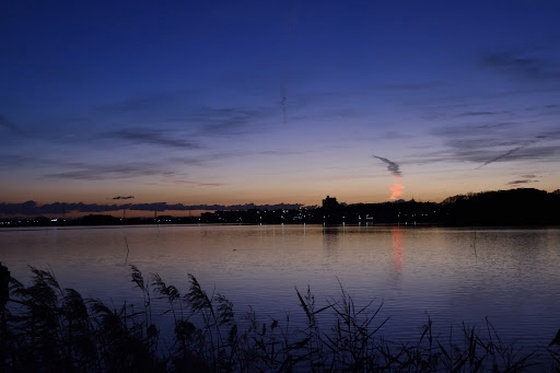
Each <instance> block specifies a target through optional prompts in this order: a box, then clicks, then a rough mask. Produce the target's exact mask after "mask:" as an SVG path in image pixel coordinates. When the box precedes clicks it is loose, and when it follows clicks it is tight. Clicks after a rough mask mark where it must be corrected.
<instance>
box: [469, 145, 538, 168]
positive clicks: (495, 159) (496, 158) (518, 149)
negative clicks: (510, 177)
mask: <svg viewBox="0 0 560 373" xmlns="http://www.w3.org/2000/svg"><path fill="white" fill-rule="evenodd" d="M529 145H531V143H528V144H525V145H521V146H518V147H516V148H513V149H510V150H508V151H507V152H505V153H503V154H500V155H498V156H497V157H494V158H492V159H490V160H488V161H486V162H484V163H483V164H481V165H480V166H478V167H477V168H475V170H478V169H479V168H482V167H484V166H486V165H489V164H490V163H494V162H496V161H499V160H501V159H504V158H506V157H509V156H510V155H512V154H513V153H516V152H518V151H520V150H521V149H525V148H526V147H528V146H529Z"/></svg>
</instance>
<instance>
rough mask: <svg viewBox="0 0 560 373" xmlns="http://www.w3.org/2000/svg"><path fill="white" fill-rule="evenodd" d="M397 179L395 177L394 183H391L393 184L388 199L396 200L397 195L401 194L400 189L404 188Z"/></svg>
mask: <svg viewBox="0 0 560 373" xmlns="http://www.w3.org/2000/svg"><path fill="white" fill-rule="evenodd" d="M399 179H400V178H398V177H395V184H393V186H392V187H391V192H392V193H391V197H389V199H390V200H391V201H394V200H396V199H397V198H398V197H401V196H402V190H403V189H404V188H405V186H404V185H402V184H400V183H399Z"/></svg>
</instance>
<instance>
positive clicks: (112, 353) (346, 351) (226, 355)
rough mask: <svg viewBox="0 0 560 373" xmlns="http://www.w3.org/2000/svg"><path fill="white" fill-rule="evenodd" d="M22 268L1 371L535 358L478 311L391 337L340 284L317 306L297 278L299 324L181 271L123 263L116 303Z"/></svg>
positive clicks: (410, 364) (7, 318)
mask: <svg viewBox="0 0 560 373" xmlns="http://www.w3.org/2000/svg"><path fill="white" fill-rule="evenodd" d="M30 270H31V272H32V274H33V276H32V279H31V284H30V285H29V286H25V285H23V284H22V283H20V282H18V281H17V280H15V279H13V278H10V281H9V289H8V296H7V297H6V296H4V298H3V299H2V303H1V304H0V306H1V307H0V312H1V316H2V317H1V320H0V321H1V323H2V325H1V326H2V327H1V329H0V331H1V333H2V335H1V337H2V354H1V355H0V358H1V360H0V371H10V372H12V371H13V372H27V371H42V372H51V371H52V372H54V371H56V372H186V371H188V372H300V371H301V372H344V371H346V372H525V371H531V370H532V369H533V368H535V366H534V365H533V364H536V363H537V362H540V361H542V360H543V359H540V360H539V359H537V355H536V349H535V351H533V352H523V351H521V350H519V349H517V348H516V347H515V346H514V345H509V344H505V343H503V341H502V340H501V339H500V337H499V335H498V333H497V331H496V330H495V329H494V327H493V326H492V324H491V323H490V322H489V321H487V322H486V325H485V326H484V328H483V329H482V330H478V329H476V328H475V327H469V326H467V325H465V324H463V325H461V326H460V327H459V328H458V329H457V328H453V329H451V330H450V332H449V334H448V335H446V336H445V337H443V338H440V337H439V336H436V335H434V331H433V322H432V320H431V319H430V318H429V317H428V320H427V322H426V323H425V325H424V326H423V327H422V329H421V332H420V335H419V336H418V338H417V340H415V341H411V342H408V343H395V342H391V341H390V340H389V339H387V336H384V335H383V334H382V330H383V326H384V325H385V324H386V322H387V321H388V318H382V317H381V316H380V310H381V308H382V303H376V302H375V299H374V300H373V301H371V302H369V303H366V304H365V305H358V304H357V303H356V302H355V300H354V299H353V298H352V296H351V295H350V294H349V293H348V292H347V291H346V290H345V289H344V287H343V286H342V284H340V294H339V296H338V297H337V298H333V299H331V300H328V301H327V302H326V304H324V305H321V306H317V305H316V300H315V297H314V295H313V293H312V292H311V289H310V288H309V286H308V287H307V290H306V291H305V292H300V291H299V290H298V289H297V288H296V289H295V297H297V300H298V301H299V305H300V307H301V310H302V312H303V316H304V320H305V322H304V324H301V323H299V322H298V323H297V325H294V323H293V321H292V319H291V317H290V315H285V316H283V317H282V318H278V319H277V318H272V317H269V318H267V319H264V320H263V319H260V318H259V317H258V316H257V314H256V313H255V312H254V311H253V310H252V309H250V310H249V311H248V312H244V313H242V314H241V315H240V316H239V315H238V313H236V312H234V305H233V304H232V302H231V301H229V300H228V299H227V298H226V297H225V296H223V295H221V294H218V293H216V292H215V291H212V292H211V293H210V294H209V293H207V292H206V291H205V290H204V288H203V287H202V286H201V284H200V283H199V282H198V280H197V279H196V278H195V277H194V276H193V275H191V274H189V275H188V286H187V291H186V292H185V293H184V294H181V293H180V292H179V289H178V288H176V287H175V286H173V285H167V284H166V283H165V282H164V281H163V279H162V278H161V277H160V276H159V275H157V274H155V275H150V276H148V277H144V276H143V275H142V273H141V272H140V270H139V269H138V268H137V267H135V266H133V265H131V266H130V271H131V280H132V282H133V284H134V287H136V288H138V289H139V290H140V291H141V293H142V304H141V305H140V307H137V306H135V305H133V304H128V303H126V302H125V303H124V304H123V305H120V306H116V307H115V306H108V305H107V304H105V303H103V302H102V301H101V300H98V299H83V298H82V296H81V295H80V293H78V292H77V291H76V290H74V289H64V288H62V287H61V286H60V285H59V282H58V281H57V279H56V277H55V275H54V274H53V273H52V271H46V270H40V269H37V268H33V267H30ZM155 301H163V302H164V303H166V304H167V309H166V310H164V311H163V313H162V314H161V312H159V311H158V314H157V315H156V314H155V313H154V312H155V311H154V308H153V302H155ZM161 317H169V318H171V319H172V323H171V325H172V326H173V330H169V331H164V332H162V331H160V329H159V328H158V327H157V326H156V323H157V322H154V321H153V320H157V319H161ZM457 331H458V332H457ZM162 334H163V335H166V336H167V337H168V338H167V339H166V338H162V337H161V335H162ZM556 347H557V346H550V347H549V348H548V350H546V351H547V352H548V361H547V364H548V365H547V366H546V369H549V370H550V371H558V369H559V368H560V353H559V352H558V349H557V348H556ZM541 357H542V356H541Z"/></svg>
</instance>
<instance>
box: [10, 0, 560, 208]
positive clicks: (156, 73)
mask: <svg viewBox="0 0 560 373" xmlns="http://www.w3.org/2000/svg"><path fill="white" fill-rule="evenodd" d="M559 17H560V2H559V1H556V0H550V1H547V0H507V1H506V0H500V1H497V0H495V1H494V0H485V1H476V0H474V1H473V0H469V1H459V0H458V1H429V0H427V1H406V0H400V1H399V0H396V1H351V0H349V1H333V2H325V1H298V0H287V1H273V0H259V1H244V0H241V1H173V0H166V1H156V0H153V1H145V0H137V1H133V2H132V1H103V0H101V1H99V0H96V1H87V0H84V1H64V0H54V1H48V2H46V1H38V0H37V1H30V0H29V1H28V0H17V1H16V0H6V1H2V2H0V48H1V50H2V53H0V82H1V84H0V203H1V202H4V203H23V202H25V201H30V200H32V201H35V202H36V203H38V204H47V203H54V202H73V203H90V204H91V203H95V204H108V203H120V202H122V203H125V202H127V203H130V202H131V201H132V202H134V203H154V202H166V203H181V204H186V205H190V204H193V205H194V204H224V205H229V204H243V203H251V202H252V203H257V204H274V203H280V202H285V203H301V204H306V205H314V204H320V203H321V199H323V198H325V196H326V195H330V196H334V197H336V198H337V199H338V200H339V201H344V202H347V203H356V202H383V201H388V200H391V199H405V200H409V199H412V198H414V199H415V200H417V201H433V202H440V201H442V200H443V199H445V198H446V197H449V196H453V195H458V194H466V193H471V192H481V191H487V190H503V189H510V188H520V187H530V188H538V189H542V190H547V191H549V192H550V191H553V190H556V189H558V188H560V185H559V184H560V183H559V182H558V181H559V180H560V122H559V119H560V22H558V19H559ZM119 197H121V198H119ZM122 197H133V198H127V199H125V198H122Z"/></svg>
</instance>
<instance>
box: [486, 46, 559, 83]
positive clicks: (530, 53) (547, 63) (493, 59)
mask: <svg viewBox="0 0 560 373" xmlns="http://www.w3.org/2000/svg"><path fill="white" fill-rule="evenodd" d="M553 48H554V47H553V46H549V47H531V48H526V49H520V50H516V51H511V50H510V51H503V52H491V53H488V54H486V55H484V56H483V57H482V61H481V65H482V66H483V67H486V68H489V69H493V70H495V71H499V72H502V73H507V74H511V75H513V76H518V77H522V78H530V79H541V80H542V79H552V78H558V77H560V66H559V65H558V61H557V60H556V59H555V58H554V57H552V56H553V55H554V53H555V51H553V50H552V49H553ZM549 52H552V53H549ZM551 82H552V81H551Z"/></svg>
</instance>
